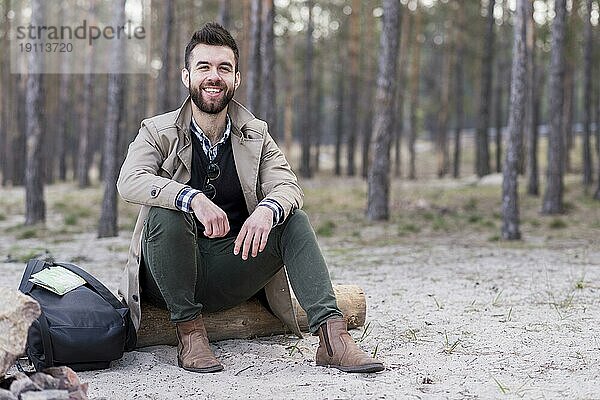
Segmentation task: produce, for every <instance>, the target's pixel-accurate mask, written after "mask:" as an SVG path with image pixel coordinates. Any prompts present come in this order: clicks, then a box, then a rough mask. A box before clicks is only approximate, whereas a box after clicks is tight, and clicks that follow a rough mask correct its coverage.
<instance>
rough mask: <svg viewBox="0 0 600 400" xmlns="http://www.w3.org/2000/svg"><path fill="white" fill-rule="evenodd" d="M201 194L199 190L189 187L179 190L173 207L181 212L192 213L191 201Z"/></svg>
mask: <svg viewBox="0 0 600 400" xmlns="http://www.w3.org/2000/svg"><path fill="white" fill-rule="evenodd" d="M201 193H202V192H201V191H200V190H197V189H194V188H191V187H189V186H188V187H185V188H183V189H181V191H180V192H179V194H178V195H177V197H176V198H175V207H177V208H178V209H179V210H181V211H183V212H187V213H192V212H194V209H193V207H192V201H193V200H194V199H195V198H196V197H198V195H199V194H201Z"/></svg>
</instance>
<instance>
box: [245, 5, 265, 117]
mask: <svg viewBox="0 0 600 400" xmlns="http://www.w3.org/2000/svg"><path fill="white" fill-rule="evenodd" d="M261 6H262V0H250V40H249V44H248V50H249V54H248V62H249V64H248V74H247V76H248V84H247V85H246V107H248V109H249V110H250V111H252V112H253V113H254V114H255V115H259V116H260V115H262V110H260V95H261V93H260V91H261V90H262V88H261V87H260V77H261V70H262V69H261V54H260V37H261V28H262V27H261V8H262V7H261Z"/></svg>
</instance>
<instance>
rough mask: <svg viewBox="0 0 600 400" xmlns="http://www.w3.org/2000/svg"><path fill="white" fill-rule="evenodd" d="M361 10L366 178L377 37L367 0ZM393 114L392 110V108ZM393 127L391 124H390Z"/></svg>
mask: <svg viewBox="0 0 600 400" xmlns="http://www.w3.org/2000/svg"><path fill="white" fill-rule="evenodd" d="M362 8H363V9H362V10H361V16H360V20H361V31H362V32H364V34H363V35H362V36H363V37H362V39H363V40H362V41H361V49H360V54H361V57H360V64H361V66H360V70H361V71H366V73H364V74H361V79H360V86H361V88H360V92H361V95H362V96H361V99H360V104H361V106H360V110H361V111H362V112H359V115H360V116H361V120H362V122H359V125H358V126H360V129H359V132H360V133H361V139H362V146H361V176H362V177H363V178H364V179H367V177H368V174H369V163H370V160H371V138H372V136H373V131H372V129H373V112H372V111H371V107H372V105H373V97H374V95H375V93H374V92H375V91H374V90H373V88H374V87H375V86H376V85H377V82H376V75H377V73H376V72H374V71H375V69H376V65H375V62H374V61H375V59H376V56H375V54H374V53H375V51H376V50H377V37H376V36H375V21H373V13H372V12H371V8H370V7H369V3H368V2H363V3H362ZM392 114H393V110H392ZM390 127H393V124H390Z"/></svg>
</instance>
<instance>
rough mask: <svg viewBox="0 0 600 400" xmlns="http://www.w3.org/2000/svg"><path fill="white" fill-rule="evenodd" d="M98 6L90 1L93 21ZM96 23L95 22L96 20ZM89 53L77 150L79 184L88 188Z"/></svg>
mask: <svg viewBox="0 0 600 400" xmlns="http://www.w3.org/2000/svg"><path fill="white" fill-rule="evenodd" d="M95 14H96V7H95V2H94V1H91V2H90V8H89V15H90V19H91V21H95ZM94 23H95V22H94ZM87 51H88V54H87V56H86V58H85V67H84V68H85V73H84V76H83V99H82V104H83V111H82V114H81V123H80V128H79V135H78V136H79V146H78V151H77V172H76V175H77V184H78V186H79V188H86V187H88V186H89V185H90V177H89V169H90V164H91V158H92V154H90V143H89V142H90V133H91V132H90V131H91V130H92V127H91V124H90V120H91V109H92V101H93V98H94V85H93V83H94V82H93V80H92V68H93V65H94V62H95V60H94V52H93V51H92V49H91V48H88V49H87Z"/></svg>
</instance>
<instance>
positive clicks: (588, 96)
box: [583, 0, 593, 186]
mask: <svg viewBox="0 0 600 400" xmlns="http://www.w3.org/2000/svg"><path fill="white" fill-rule="evenodd" d="M591 13H592V0H586V14H585V17H584V22H585V28H584V50H583V65H584V66H583V91H584V92H583V184H584V185H586V186H590V185H591V184H592V151H591V145H590V137H591V135H592V103H593V101H592V91H593V84H592V54H593V40H592V23H591Z"/></svg>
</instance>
